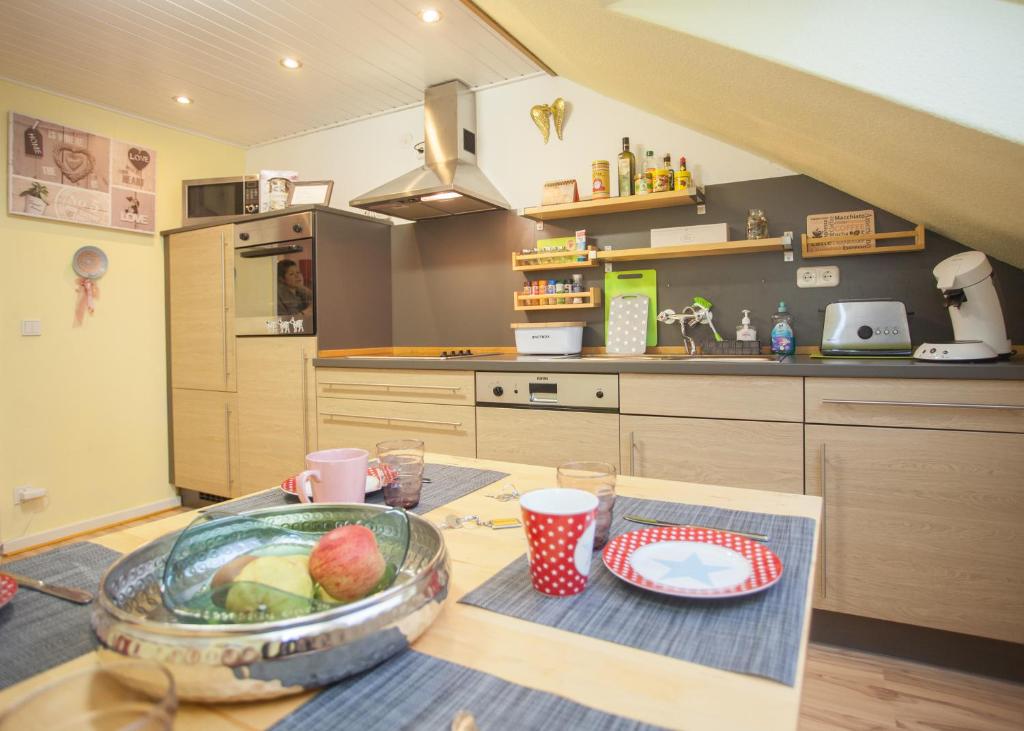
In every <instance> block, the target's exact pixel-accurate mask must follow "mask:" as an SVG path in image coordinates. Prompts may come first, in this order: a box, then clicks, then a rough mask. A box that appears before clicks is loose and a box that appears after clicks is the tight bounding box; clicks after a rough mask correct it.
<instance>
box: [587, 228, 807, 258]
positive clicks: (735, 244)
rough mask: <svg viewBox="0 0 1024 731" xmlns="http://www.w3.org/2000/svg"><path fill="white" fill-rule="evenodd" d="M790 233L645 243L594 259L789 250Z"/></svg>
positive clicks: (791, 241)
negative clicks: (711, 241)
mask: <svg viewBox="0 0 1024 731" xmlns="http://www.w3.org/2000/svg"><path fill="white" fill-rule="evenodd" d="M792 249H793V237H792V234H788V233H787V235H786V236H779V237H777V238H773V239H748V240H745V241H723V242H721V243H717V244H681V245H679V246H653V247H652V246H647V247H644V248H642V249H618V250H614V251H599V252H597V259H598V260H599V261H605V262H616V261H652V260H657V259H686V258H688V257H692V256H722V255H725V254H757V253H761V252H765V251H781V252H786V251H792Z"/></svg>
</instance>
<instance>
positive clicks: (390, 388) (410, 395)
mask: <svg viewBox="0 0 1024 731" xmlns="http://www.w3.org/2000/svg"><path fill="white" fill-rule="evenodd" d="M316 382H317V396H318V397H320V398H352V399H360V400H362V401H402V402H411V403H424V404H449V405H452V406H472V405H473V404H474V403H476V390H475V381H474V378H473V372H472V371H443V370H423V371H415V370H402V369H397V368H395V369H391V368H382V369H380V370H372V369H363V368H329V367H328V368H318V369H317V371H316Z"/></svg>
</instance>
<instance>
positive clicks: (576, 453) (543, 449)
mask: <svg viewBox="0 0 1024 731" xmlns="http://www.w3.org/2000/svg"><path fill="white" fill-rule="evenodd" d="M476 428H477V438H476V446H477V456H478V457H479V458H480V459H499V460H503V461H505V462H523V463H525V464H536V465H544V466H547V467H557V466H558V465H560V464H562V463H563V462H573V461H577V460H588V461H589V460H596V461H599V462H610V463H611V464H613V465H615V467H616V468H618V466H619V451H618V442H619V415H618V414H599V413H591V412H587V411H549V410H545V409H501V408H485V407H479V408H477V410H476Z"/></svg>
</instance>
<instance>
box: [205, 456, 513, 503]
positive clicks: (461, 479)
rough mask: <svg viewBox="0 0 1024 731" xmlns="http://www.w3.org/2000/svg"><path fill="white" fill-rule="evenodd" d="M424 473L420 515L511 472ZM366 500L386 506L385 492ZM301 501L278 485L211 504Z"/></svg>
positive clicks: (433, 469) (437, 469) (448, 469)
mask: <svg viewBox="0 0 1024 731" xmlns="http://www.w3.org/2000/svg"><path fill="white" fill-rule="evenodd" d="M423 476H424V477H427V478H430V482H428V483H424V485H423V490H422V492H421V493H420V504H419V505H417V506H416V507H415V508H412V509H411V510H410V511H409V512H411V513H416V514H417V515H422V514H423V513H429V512H430V511H431V510H434V509H435V508H439V507H441V506H442V505H446V504H448V503H450V502H451V501H453V500H458V499H459V498H460V497H462V496H463V495H468V494H469V493H471V492H474V491H476V490H479V489H480V488H481V487H485V486H487V485H490V484H491V483H493V482H497V481H498V480H500V479H502V478H504V477H508V473H507V472H497V471H495V470H478V469H475V468H473V467H456V466H454V465H447V464H427V465H424V466H423ZM366 502H368V503H370V504H373V505H383V504H384V493H383V491H381V490H378V491H377V492H371V493H370V494H368V495H367V496H366ZM298 503H299V499H298V498H297V497H295V496H294V495H289V494H288V493H286V492H284V491H283V490H278V489H277V488H274V489H271V490H264V491H263V492H258V493H256V494H255V495H250V496H248V497H243V498H239V499H238V500H235V501H233V502H231V503H227V504H225V505H224V506H223V508H221V507H220V506H219V505H218V506H211V507H213V508H214V509H218V510H219V509H226V510H230V511H231V512H242V511H245V510H257V509H259V508H276V507H279V506H282V505H298ZM209 509H210V508H209V507H208V508H204V510H209Z"/></svg>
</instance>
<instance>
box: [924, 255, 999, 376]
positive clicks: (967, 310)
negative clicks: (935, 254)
mask: <svg viewBox="0 0 1024 731" xmlns="http://www.w3.org/2000/svg"><path fill="white" fill-rule="evenodd" d="M932 274H934V275H935V282H936V286H938V288H939V290H940V291H941V292H942V296H943V297H944V298H945V300H946V309H947V310H948V311H949V319H950V320H952V321H953V337H954V339H955V340H954V342H952V343H924V344H922V345H921V346H920V347H919V348H918V349H917V350H916V351H915V352H914V357H915V358H917V359H918V360H927V361H985V360H996V359H997V358H1007V357H1009V356H1010V354H1011V352H1012V351H1011V349H1010V339H1009V338H1007V337H1006V323H1005V321H1004V320H1003V309H1002V307H1000V305H999V296H998V295H997V294H996V288H995V285H994V283H993V281H992V265H991V264H990V263H989V261H988V257H986V256H985V255H984V254H982V253H981V252H980V251H965V252H963V253H962V254H957V255H956V256H951V257H949V258H948V259H944V260H943V261H940V262H939V263H938V264H937V265H936V267H935V268H934V269H933V270H932Z"/></svg>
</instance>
